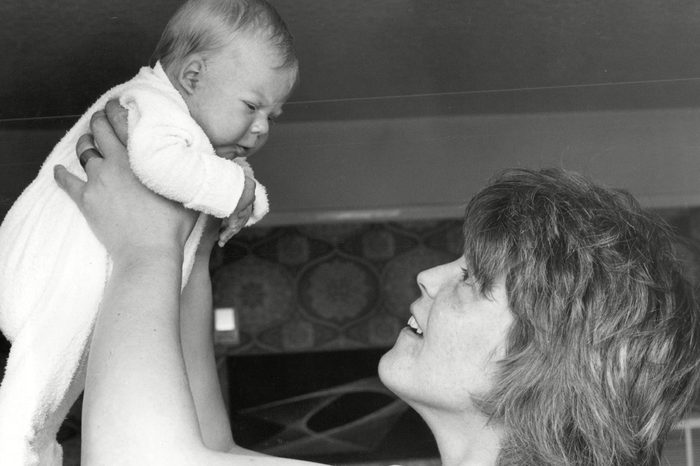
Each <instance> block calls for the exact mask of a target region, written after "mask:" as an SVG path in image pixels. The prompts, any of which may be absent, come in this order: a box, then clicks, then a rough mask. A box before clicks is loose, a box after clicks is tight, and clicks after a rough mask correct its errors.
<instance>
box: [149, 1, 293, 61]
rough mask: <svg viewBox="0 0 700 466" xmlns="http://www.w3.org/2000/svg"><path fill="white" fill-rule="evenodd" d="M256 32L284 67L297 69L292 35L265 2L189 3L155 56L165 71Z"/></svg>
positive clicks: (170, 24)
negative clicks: (189, 58) (182, 61)
mask: <svg viewBox="0 0 700 466" xmlns="http://www.w3.org/2000/svg"><path fill="white" fill-rule="evenodd" d="M243 32H254V33H256V34H259V37H260V38H261V39H262V40H265V41H267V42H268V43H269V44H270V46H271V47H273V48H274V49H275V50H276V51H277V53H278V54H279V57H280V61H281V64H280V68H297V67H298V60H297V56H296V52H295V50H294V44H293V39H292V35H291V33H290V32H289V30H288V29H287V26H286V24H285V23H284V21H283V20H282V18H281V17H280V15H279V14H278V13H277V11H276V10H275V9H274V8H273V7H272V6H271V5H270V4H269V3H267V2H266V1H265V0H188V1H187V2H186V3H184V4H183V5H182V6H180V8H179V9H178V10H177V11H176V12H175V14H174V15H173V16H172V17H171V18H170V21H168V24H167V25H166V26H165V30H164V31H163V34H162V35H161V38H160V41H159V42H158V45H157V46H156V49H155V51H154V53H153V59H152V60H153V61H154V62H155V61H158V60H160V62H161V65H162V66H163V68H165V69H168V68H169V67H170V65H172V64H173V63H177V62H178V61H180V60H183V59H184V58H186V57H187V56H188V55H191V54H193V53H206V52H214V51H216V50H218V49H220V48H222V47H224V46H226V45H227V44H230V43H231V42H232V41H233V40H235V37H236V34H238V33H243Z"/></svg>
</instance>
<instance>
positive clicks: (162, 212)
mask: <svg viewBox="0 0 700 466" xmlns="http://www.w3.org/2000/svg"><path fill="white" fill-rule="evenodd" d="M105 112H106V113H105ZM105 112H97V113H95V115H93V117H92V120H91V122H90V129H91V131H92V136H90V135H84V136H83V137H81V139H80V141H79V142H78V144H77V147H76V152H77V153H78V155H79V157H80V159H81V161H84V162H85V164H84V167H85V171H86V173H87V176H88V180H87V182H83V181H82V180H80V179H79V178H78V177H76V176H74V175H73V174H71V173H69V172H68V171H67V170H66V169H65V167H63V166H61V165H58V166H56V167H55V169H54V176H55V179H56V181H57V182H58V184H59V186H60V187H61V188H63V189H64V190H65V191H66V192H67V193H68V195H69V196H70V197H71V199H73V201H74V202H75V203H76V204H77V206H78V208H79V209H80V210H81V212H82V213H83V215H84V216H85V218H86V219H87V221H88V223H89V224H90V227H91V228H92V230H93V231H94V233H95V235H96V236H97V237H98V239H99V240H100V241H101V242H102V243H103V244H104V246H105V247H106V249H107V251H108V252H109V253H110V255H111V256H112V257H113V259H115V260H117V259H119V258H122V257H132V256H134V255H136V257H138V256H140V255H142V254H144V253H155V254H161V253H169V252H172V251H178V250H179V251H182V248H183V246H184V244H185V241H186V239H187V237H188V236H189V234H190V231H191V230H192V227H193V226H194V221H195V219H196V215H195V213H194V212H192V211H189V210H187V209H185V208H184V207H182V206H181V205H179V204H177V203H175V202H172V201H170V200H167V199H165V198H163V197H161V196H159V195H157V194H155V193H153V192H152V191H150V190H148V189H147V188H146V187H144V186H143V185H142V184H141V183H140V182H139V180H138V179H136V177H135V176H134V174H133V173H132V171H131V168H130V167H129V159H128V155H127V151H126V147H125V143H126V134H127V133H126V110H125V109H123V108H122V107H121V106H120V105H119V103H118V102H117V101H116V100H114V101H110V102H109V103H108V104H107V107H106V109H105ZM93 137H94V143H95V145H96V146H97V147H99V152H93V151H97V150H96V149H94V147H95V145H93V141H92V138H93ZM91 147H92V148H91ZM86 150H87V152H86ZM84 152H85V154H86V155H92V156H89V157H86V156H82V154H83V153H84ZM98 155H99V156H98Z"/></svg>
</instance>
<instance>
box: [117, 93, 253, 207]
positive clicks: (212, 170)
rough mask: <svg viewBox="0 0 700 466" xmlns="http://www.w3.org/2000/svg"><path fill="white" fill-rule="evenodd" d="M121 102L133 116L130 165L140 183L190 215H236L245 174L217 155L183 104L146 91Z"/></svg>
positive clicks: (122, 99) (122, 98)
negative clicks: (191, 211)
mask: <svg viewBox="0 0 700 466" xmlns="http://www.w3.org/2000/svg"><path fill="white" fill-rule="evenodd" d="M119 102H120V103H121V104H122V105H123V106H124V107H126V108H127V110H128V112H129V115H128V120H129V143H128V149H129V160H130V163H131V167H132V169H133V171H134V173H135V174H136V176H137V177H138V178H139V179H140V180H141V182H143V183H144V184H145V185H146V186H148V187H149V188H150V189H151V190H153V191H155V192H157V193H159V194H161V195H163V196H165V197H167V198H169V199H172V200H175V201H178V202H181V203H182V204H184V205H185V207H188V208H190V209H194V210H198V211H201V212H205V213H207V214H210V215H213V216H215V217H219V218H223V217H228V216H230V215H231V214H232V213H233V212H234V210H235V209H236V206H237V205H238V203H239V200H240V198H241V196H242V195H243V190H244V186H245V178H246V174H245V171H244V169H243V168H242V167H241V166H240V165H238V164H236V163H232V162H231V161H229V160H226V159H223V158H220V157H218V156H217V155H216V154H215V152H214V149H213V147H212V146H211V144H210V143H209V140H208V139H207V137H206V135H205V134H204V132H203V131H202V130H201V128H200V127H199V126H198V125H197V124H196V123H195V121H194V120H193V119H192V118H191V117H190V115H189V114H188V113H187V112H186V109H184V108H183V107H182V105H181V103H179V102H177V101H176V100H175V99H173V98H172V97H171V96H168V95H165V94H163V93H161V92H159V91H157V90H155V89H152V88H149V87H147V86H136V87H134V88H131V89H127V90H126V92H125V93H124V94H122V96H121V97H120V99H119ZM263 215H264V214H263Z"/></svg>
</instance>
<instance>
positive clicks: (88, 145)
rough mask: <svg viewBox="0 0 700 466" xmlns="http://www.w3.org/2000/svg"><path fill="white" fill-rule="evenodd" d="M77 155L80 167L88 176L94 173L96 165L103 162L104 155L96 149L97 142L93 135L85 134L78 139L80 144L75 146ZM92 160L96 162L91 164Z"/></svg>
mask: <svg viewBox="0 0 700 466" xmlns="http://www.w3.org/2000/svg"><path fill="white" fill-rule="evenodd" d="M75 153H76V154H77V155H78V160H79V161H80V165H81V166H82V167H83V169H84V170H85V173H87V174H88V176H90V171H92V167H93V166H94V165H95V163H96V162H98V161H99V162H101V161H102V154H100V152H99V151H98V150H97V148H96V147H95V141H94V140H93V138H92V135H91V134H83V135H82V136H80V138H78V142H77V143H76V145H75ZM91 160H95V162H90V161H91ZM88 162H90V163H88Z"/></svg>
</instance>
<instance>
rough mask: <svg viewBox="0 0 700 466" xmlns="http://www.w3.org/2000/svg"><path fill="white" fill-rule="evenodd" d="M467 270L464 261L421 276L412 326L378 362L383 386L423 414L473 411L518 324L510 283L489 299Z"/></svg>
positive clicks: (498, 285)
mask: <svg viewBox="0 0 700 466" xmlns="http://www.w3.org/2000/svg"><path fill="white" fill-rule="evenodd" d="M464 269H465V262H464V258H460V259H459V260H457V261H454V262H450V263H448V264H443V265H440V266H438V267H434V268H432V269H429V270H425V271H423V272H421V273H420V274H418V285H419V287H420V291H421V296H420V298H419V299H417V300H416V301H415V302H414V303H413V304H412V305H411V315H412V317H411V319H410V320H409V324H408V325H407V326H406V327H405V328H404V329H403V330H402V331H401V333H400V334H399V336H398V338H397V340H396V343H395V344H394V347H393V348H392V349H391V350H390V351H389V352H388V353H386V354H385V355H384V356H383V357H382V359H381V361H380V363H379V376H380V378H381V380H382V382H384V384H385V385H386V386H387V387H388V388H389V389H391V390H392V391H393V392H394V393H396V394H397V395H398V396H400V397H401V398H403V399H404V401H406V402H407V403H409V404H410V405H411V406H413V407H414V408H415V409H416V410H417V411H419V412H420V411H421V408H428V409H431V408H432V409H438V410H448V411H450V412H456V411H464V410H470V409H471V407H472V403H471V396H472V395H478V394H483V393H485V392H486V391H488V390H489V389H490V388H491V377H492V375H493V370H494V368H495V361H498V360H499V359H501V358H502V357H503V356H504V354H505V338H506V334H507V331H508V329H509V327H510V325H511V323H512V321H513V318H512V314H511V312H510V310H509V308H508V299H507V296H506V290H505V279H504V278H501V279H499V280H497V281H496V283H495V285H494V289H493V292H492V294H491V295H490V296H488V297H486V296H482V295H481V294H480V293H479V290H478V289H477V287H475V286H474V282H473V280H472V279H471V278H469V277H465V273H464Z"/></svg>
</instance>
